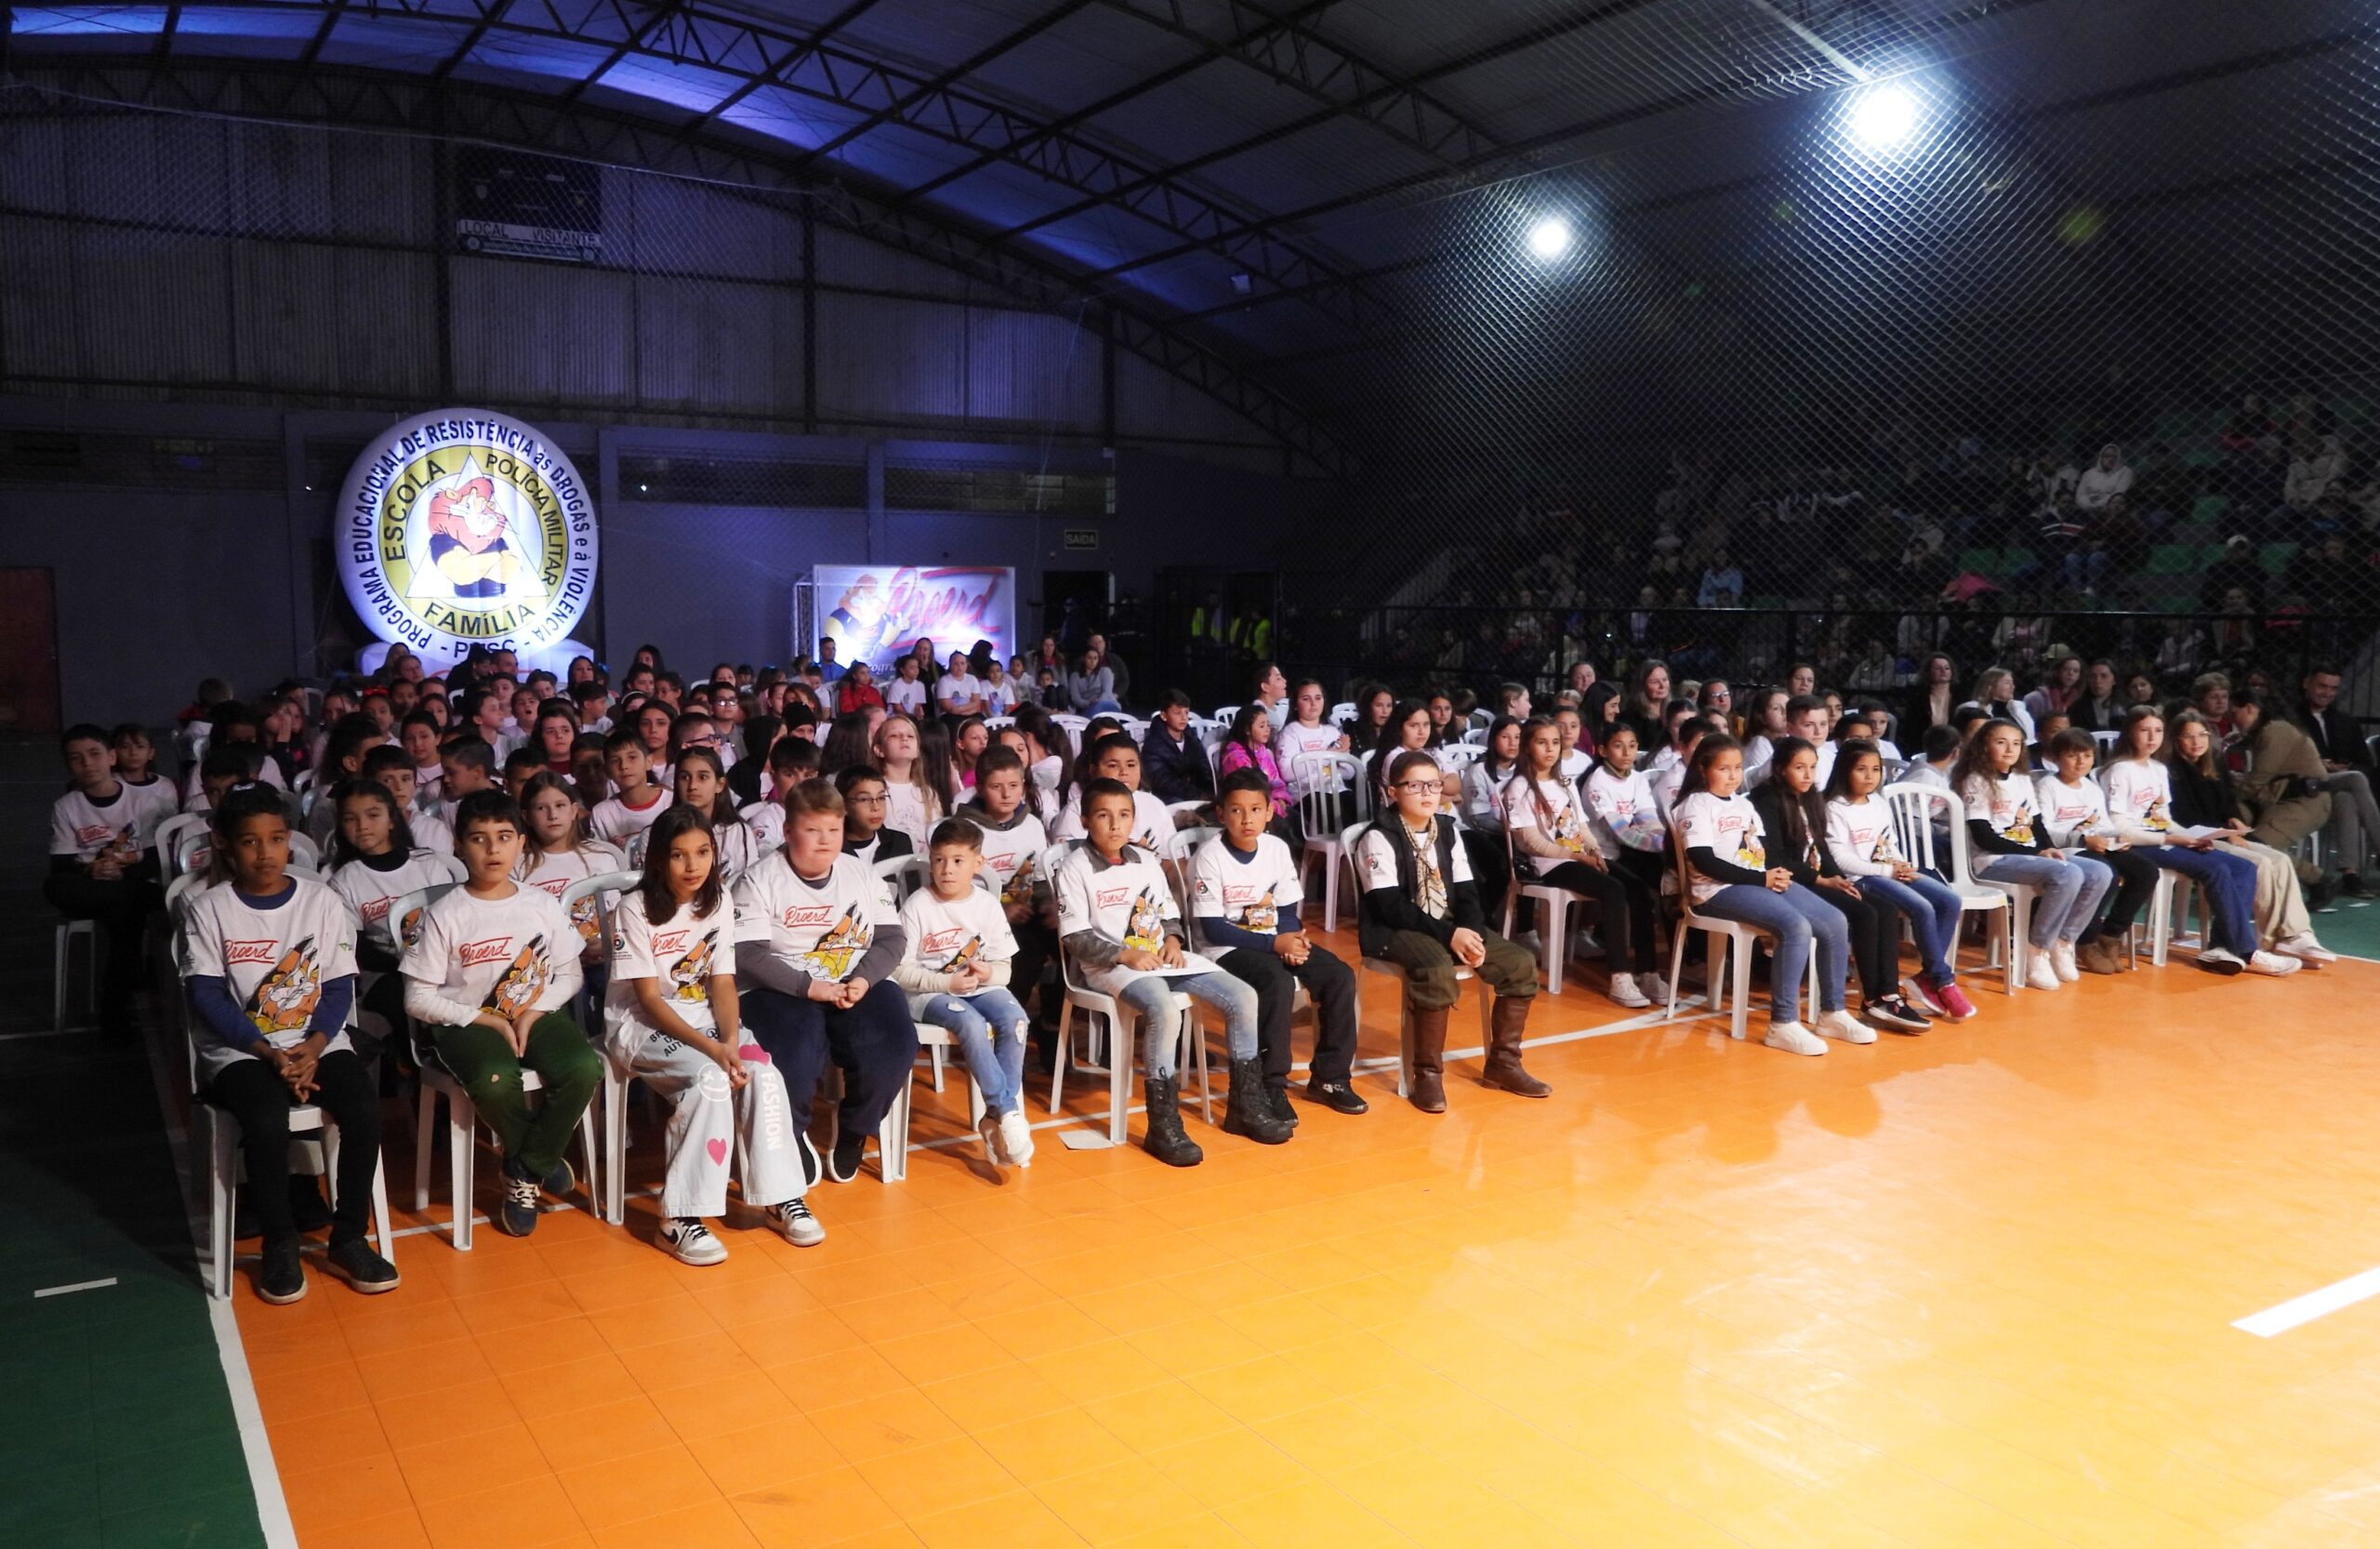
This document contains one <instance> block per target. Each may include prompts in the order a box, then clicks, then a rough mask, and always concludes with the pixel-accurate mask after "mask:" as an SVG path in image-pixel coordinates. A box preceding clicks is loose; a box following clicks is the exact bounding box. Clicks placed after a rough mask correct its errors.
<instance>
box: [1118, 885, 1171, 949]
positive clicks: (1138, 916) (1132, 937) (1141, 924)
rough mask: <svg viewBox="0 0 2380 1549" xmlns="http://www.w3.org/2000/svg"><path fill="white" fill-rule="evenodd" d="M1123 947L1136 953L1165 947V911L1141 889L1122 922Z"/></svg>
mask: <svg viewBox="0 0 2380 1549" xmlns="http://www.w3.org/2000/svg"><path fill="white" fill-rule="evenodd" d="M1124 945H1125V946H1127V947H1131V948H1132V949H1133V950H1134V951H1137V952H1155V951H1157V950H1158V949H1159V948H1161V947H1164V945H1165V911H1164V910H1162V909H1160V908H1158V907H1157V897H1156V895H1155V894H1152V893H1150V892H1149V890H1148V889H1146V888H1143V889H1142V890H1141V894H1140V896H1139V897H1137V898H1135V899H1133V900H1132V911H1131V914H1129V915H1127V916H1126V917H1125V920H1124Z"/></svg>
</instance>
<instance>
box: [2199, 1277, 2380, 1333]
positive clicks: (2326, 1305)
mask: <svg viewBox="0 0 2380 1549" xmlns="http://www.w3.org/2000/svg"><path fill="white" fill-rule="evenodd" d="M2374 1296H2380V1269H2367V1270H2365V1271H2364V1272H2363V1273H2362V1274H2360V1275H2350V1276H2348V1277H2347V1278H2346V1279H2344V1280H2341V1281H2339V1282H2338V1283H2337V1284H2336V1285H2328V1286H2324V1287H2323V1288H2322V1289H2321V1290H2320V1291H2307V1293H2306V1294H2305V1295H2303V1296H2294V1297H2291V1298H2290V1299H2289V1300H2288V1301H2286V1302H2283V1303H2282V1304H2281V1305H2279V1306H2277V1307H2267V1308H2266V1309H2265V1310H2264V1311H2262V1312H2260V1313H2251V1314H2249V1315H2248V1316H2247V1317H2242V1318H2239V1319H2237V1320H2236V1321H2234V1322H2233V1323H2232V1325H2231V1327H2233V1328H2235V1329H2240V1330H2244V1331H2247V1332H2248V1333H2252V1334H2254V1335H2255V1336H2256V1337H2257V1338H2258V1339H2271V1338H2272V1337H2274V1336H2275V1335H2276V1334H2285V1333H2287V1332H2289V1331H2290V1330H2292V1329H2294V1328H2298V1327H2300V1326H2301V1325H2304V1324H2307V1323H2311V1322H2313V1321H2314V1319H2316V1318H2318V1317H2327V1316H2328V1315H2330V1314H2332V1313H2334V1312H2336V1311H2338V1310H2339V1309H2340V1308H2341V1307H2351V1306H2353V1305H2355V1304H2357V1303H2358V1302H2364V1301H2369V1300H2371V1299H2372V1298H2373V1297H2374Z"/></svg>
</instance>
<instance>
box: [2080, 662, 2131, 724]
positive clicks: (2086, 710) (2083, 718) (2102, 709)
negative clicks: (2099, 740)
mask: <svg viewBox="0 0 2380 1549" xmlns="http://www.w3.org/2000/svg"><path fill="white" fill-rule="evenodd" d="M2124 708H2125V706H2124V703H2123V698H2122V695H2121V694H2120V693H2119V692H2118V685H2117V682H2116V666H2115V663H2113V662H2111V661H2106V660H2100V661H2095V662H2093V663H2092V664H2091V665H2090V666H2089V667H2088V668H2086V669H2083V692H2082V693H2080V694H2078V695H2075V696H2074V698H2073V700H2072V702H2070V703H2069V705H2068V706H2067V708H2066V713H2067V716H2068V718H2069V723H2070V724H2071V725H2073V726H2075V727H2077V728H2079V729H2080V730H2083V731H2085V732H2113V731H2119V730H2121V729H2122V724H2123V712H2124Z"/></svg>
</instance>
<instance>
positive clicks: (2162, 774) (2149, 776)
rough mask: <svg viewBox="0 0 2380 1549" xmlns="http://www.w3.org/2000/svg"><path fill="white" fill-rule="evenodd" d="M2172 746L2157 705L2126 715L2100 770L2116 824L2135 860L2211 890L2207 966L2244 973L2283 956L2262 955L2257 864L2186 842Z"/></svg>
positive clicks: (2203, 955) (2205, 842) (2202, 842)
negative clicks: (2177, 816) (2178, 815)
mask: <svg viewBox="0 0 2380 1549" xmlns="http://www.w3.org/2000/svg"><path fill="white" fill-rule="evenodd" d="M2084 735H2089V734H2087V733H2086V734H2084ZM2164 746H2165V718H2164V717H2163V716H2162V715H2160V714H2158V713H2157V710H2156V708H2155V707H2154V706H2150V705H2137V706H2135V707H2134V708H2132V709H2130V710H2129V711H2127V712H2125V715H2124V719H2123V725H2122V728H2121V729H2120V730H2119V732H2118V733H2117V735H2116V745H2115V747H2114V748H2110V749H2109V755H2108V762H2107V766H2106V767H2105V768H2104V769H2102V770H2100V772H2099V783H2100V785H2101V787H2102V788H2104V789H2105V790H2106V791H2107V795H2108V820H2109V823H2111V824H2112V825H2113V826H2114V827H2115V831H2116V833H2117V834H2118V835H2119V836H2121V837H2122V840H2123V841H2124V842H2125V843H2127V844H2130V845H2131V846H2132V847H2133V848H2134V851H2135V854H2142V855H2146V856H2148V857H2149V860H2150V861H2151V862H2152V863H2153V864H2155V865H2157V866H2160V867H2163V868H2164V869H2166V870H2168V871H2176V872H2179V873H2180V874H2181V875H2183V876H2184V877H2187V878H2188V879H2189V880H2191V881H2194V882H2196V883H2198V884H2199V886H2201V887H2202V888H2203V889H2205V890H2206V895H2207V897H2208V899H2209V900H2210V901H2211V907H2210V908H2209V909H2208V911H2207V912H2208V915H2209V920H2208V927H2207V937H2208V940H2207V945H2206V947H2204V948H2203V949H2202V950H2201V951H2200V953H2199V955H2198V961H2199V966H2200V967H2202V968H2208V969H2213V970H2214V971H2215V972H2216V973H2240V972H2241V970H2242V969H2244V968H2246V967H2248V966H2250V965H2251V964H2253V963H2254V961H2255V960H2256V959H2257V958H2259V957H2273V958H2279V957H2281V956H2282V955H2283V954H2281V953H2280V952H2274V953H2269V954H2268V953H2261V952H2259V951H2258V950H2257V949H2256V948H2257V943H2258V940H2259V935H2258V932H2257V929H2256V912H2255V899H2256V880H2257V871H2258V868H2257V866H2256V863H2255V862H2254V861H2253V860H2251V859H2249V858H2248V857H2247V856H2245V855H2242V854H2240V853H2239V852H2237V851H2236V850H2233V849H2231V848H2229V847H2228V846H2226V845H2222V844H2218V843H2216V842H2215V841H2214V840H2212V839H2207V838H2199V839H2184V838H2183V837H2182V836H2181V835H2180V834H2179V833H2178V832H2176V831H2175V823H2174V818H2173V807H2174V789H2173V775H2172V772H2171V771H2170V770H2168V769H2167V768H2166V767H2165V762H2164V761H2163V760H2162V759H2160V758H2159V757H2158V756H2157V755H2158V753H2159V752H2160V751H2161V750H2162V748H2164ZM2290 955H2292V956H2294V954H2290ZM2272 966H2274V965H2271V964H2268V965H2265V968H2264V969H2263V970H2262V971H2264V972H2269V971H2270V969H2271V967H2272Z"/></svg>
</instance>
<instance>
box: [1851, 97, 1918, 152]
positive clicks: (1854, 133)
mask: <svg viewBox="0 0 2380 1549" xmlns="http://www.w3.org/2000/svg"><path fill="white" fill-rule="evenodd" d="M1917 118H1918V104H1917V94H1916V93H1915V92H1913V91H1911V90H1910V89H1909V88H1908V87H1907V86H1889V85H1888V86H1871V87H1870V88H1869V89H1868V90H1866V91H1864V92H1861V93H1860V94H1859V98H1858V100H1857V101H1855V102H1853V103H1852V104H1851V138H1852V139H1856V140H1858V142H1859V143H1860V144H1861V145H1862V146H1863V147H1865V148H1866V149H1868V150H1870V151H1896V150H1898V149H1899V148H1900V146H1901V145H1902V144H1903V143H1904V142H1905V141H1907V140H1908V139H1909V137H1910V136H1911V135H1913V134H1915V133H1916V132H1917Z"/></svg>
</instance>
